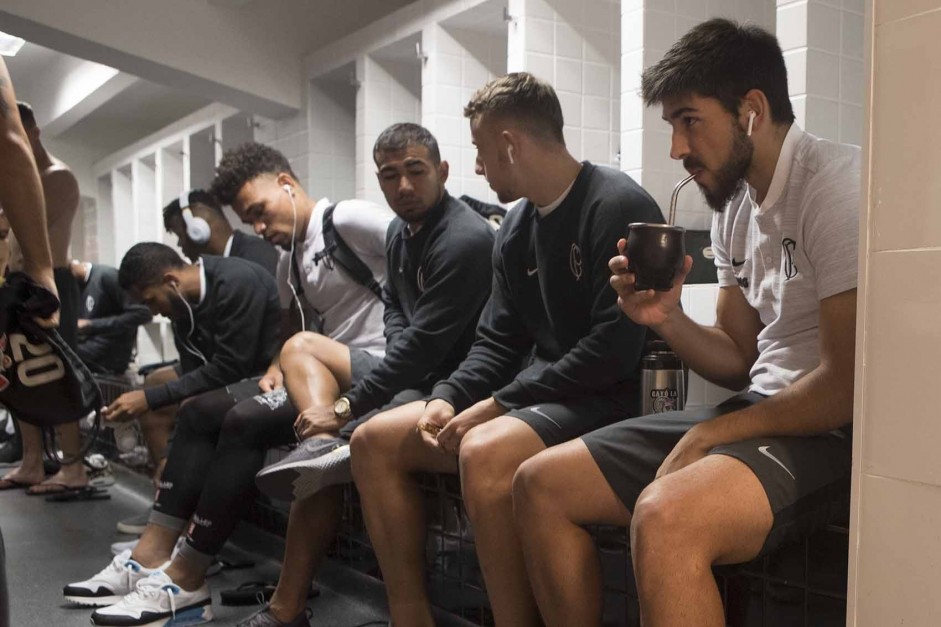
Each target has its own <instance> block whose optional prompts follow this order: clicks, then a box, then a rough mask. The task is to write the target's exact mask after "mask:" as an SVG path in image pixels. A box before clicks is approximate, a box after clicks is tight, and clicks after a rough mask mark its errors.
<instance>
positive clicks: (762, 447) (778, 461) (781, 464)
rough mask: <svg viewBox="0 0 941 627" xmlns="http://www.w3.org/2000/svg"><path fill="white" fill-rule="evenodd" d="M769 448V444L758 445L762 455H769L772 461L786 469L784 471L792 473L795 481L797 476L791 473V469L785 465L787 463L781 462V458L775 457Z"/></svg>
mask: <svg viewBox="0 0 941 627" xmlns="http://www.w3.org/2000/svg"><path fill="white" fill-rule="evenodd" d="M769 448H770V447H768V446H759V447H758V452H759V453H761V454H762V455H764V456H765V457H767V458H768V459H770V460H771V461H773V462H774V463H775V464H777V465H778V466H780V467H781V468H783V469H784V472H786V473H787V474H789V475H791V479H794V481H797V478H796V477H795V476H794V475H793V474H792V473H791V471H790V470H788V469H787V466H785V465H784V464H783V463H782V462H781V460H780V459H778V458H777V457H775V456H774V455H772V454H771V453H769V452H768V449H769Z"/></svg>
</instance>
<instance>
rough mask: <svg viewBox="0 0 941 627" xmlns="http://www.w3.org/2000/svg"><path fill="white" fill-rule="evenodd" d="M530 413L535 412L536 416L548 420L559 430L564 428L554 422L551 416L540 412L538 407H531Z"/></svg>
mask: <svg viewBox="0 0 941 627" xmlns="http://www.w3.org/2000/svg"><path fill="white" fill-rule="evenodd" d="M529 411H531V412H533V413H534V414H536V415H537V416H542V417H543V418H545V419H546V420H548V421H549V422H551V423H552V424H554V425H555V426H556V427H557V428H559V429H561V428H562V425H560V424H559V423H557V422H556V421H555V420H553V419H552V418H550V417H549V416H547V415H546V414H545V413H544V412H541V411H539V407H538V406H536V407H530V408H529Z"/></svg>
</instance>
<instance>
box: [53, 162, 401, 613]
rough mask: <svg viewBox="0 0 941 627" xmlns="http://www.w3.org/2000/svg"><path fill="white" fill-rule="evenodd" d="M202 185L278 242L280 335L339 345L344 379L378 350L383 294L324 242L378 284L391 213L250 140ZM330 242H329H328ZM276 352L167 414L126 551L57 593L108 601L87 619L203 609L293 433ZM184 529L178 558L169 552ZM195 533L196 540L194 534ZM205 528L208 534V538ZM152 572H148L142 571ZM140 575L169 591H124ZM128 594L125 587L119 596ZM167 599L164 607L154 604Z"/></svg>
mask: <svg viewBox="0 0 941 627" xmlns="http://www.w3.org/2000/svg"><path fill="white" fill-rule="evenodd" d="M212 192H213V193H214V195H215V196H216V197H217V198H218V199H219V200H220V201H221V202H222V203H223V204H229V205H231V206H232V208H233V209H234V210H235V212H236V214H237V215H238V216H239V217H240V218H241V219H242V221H243V222H245V223H247V224H251V225H253V227H254V230H255V232H256V233H257V234H258V235H261V236H262V237H264V238H265V240H267V241H268V242H269V243H271V244H273V245H275V246H278V247H280V248H281V249H282V252H281V257H280V259H279V262H278V268H277V283H278V290H279V294H280V297H281V306H282V308H283V311H284V313H283V316H282V324H281V327H282V340H284V339H287V338H289V337H291V336H292V335H293V334H294V333H296V332H298V331H301V330H302V329H312V330H315V331H317V332H318V333H319V334H322V336H323V337H324V338H329V339H330V340H333V341H336V342H340V343H342V344H344V345H345V346H347V347H349V350H348V360H349V366H347V367H348V368H350V370H351V373H352V377H353V378H354V379H356V378H358V377H362V376H364V375H365V373H367V372H369V370H371V369H372V367H373V366H374V365H375V364H376V363H378V362H380V361H381V360H382V357H383V355H384V352H385V344H386V342H385V337H384V336H383V321H382V315H383V306H382V301H381V300H380V299H379V297H378V296H377V295H376V293H375V292H373V291H372V290H371V289H370V288H369V287H367V286H365V285H362V284H361V283H360V282H359V281H358V280H357V279H356V278H354V277H353V276H352V275H351V274H350V272H349V271H348V270H345V269H343V267H342V265H341V264H340V263H338V262H337V261H336V259H335V258H334V252H335V249H336V248H334V249H332V250H331V249H330V248H328V246H327V244H326V242H325V240H327V239H334V238H335V239H336V240H337V241H338V240H342V241H343V242H344V244H345V245H346V246H348V248H349V249H350V250H352V251H353V252H354V253H355V256H356V257H357V258H358V259H359V260H360V262H361V263H363V264H364V265H365V266H366V267H367V268H368V269H369V271H370V274H371V276H372V280H373V281H375V282H376V283H378V284H382V283H383V282H384V281H385V275H386V263H385V236H386V231H387V230H388V227H389V223H390V222H391V221H392V218H393V217H394V214H393V213H392V212H391V211H390V210H389V209H387V208H383V207H380V206H378V205H376V204H374V203H371V202H366V201H361V200H344V201H341V202H338V203H336V204H335V208H334V210H333V212H332V221H331V220H328V221H327V222H328V223H331V224H332V231H333V232H332V234H331V233H330V232H329V231H331V226H330V224H328V225H327V229H326V230H327V231H328V233H327V234H326V237H325V233H324V230H325V229H324V226H325V223H324V219H323V216H324V213H325V212H326V210H327V209H328V208H329V207H331V206H333V205H334V204H333V203H332V202H331V201H329V200H328V199H326V198H323V199H320V200H319V201H317V200H315V199H314V197H312V196H309V195H308V194H307V193H306V192H305V191H304V189H303V188H302V187H301V185H300V184H299V183H298V178H297V176H296V175H295V173H294V171H293V169H292V168H291V165H290V163H289V162H288V161H287V159H286V158H285V157H284V155H282V154H281V153H280V152H278V151H276V150H274V149H272V148H269V147H267V146H263V145H261V144H257V143H248V144H243V145H242V146H240V147H238V148H237V149H235V150H232V151H229V152H228V153H226V154H225V155H224V156H223V159H222V161H221V163H220V164H219V166H218V168H217V173H216V179H215V181H214V183H213V186H212ZM333 243H334V246H335V247H336V246H337V245H336V241H334V242H333ZM282 382H283V377H282V375H281V370H280V365H279V358H278V357H275V358H274V359H273V360H272V363H271V365H270V367H269V368H268V370H267V372H266V373H265V374H264V375H263V376H262V377H261V378H255V379H246V380H244V381H242V382H240V383H236V384H234V385H230V386H227V387H225V388H221V389H218V390H214V391H212V392H207V393H206V394H202V395H200V396H199V397H197V398H194V399H193V400H192V401H190V402H189V403H186V404H185V405H184V406H183V407H182V408H181V409H180V412H179V414H178V416H177V427H176V432H175V434H174V437H173V440H172V442H171V445H170V450H169V454H168V457H167V464H166V467H165V468H164V471H163V475H162V477H161V481H160V484H159V486H158V491H157V495H156V498H155V501H154V511H153V513H152V514H151V517H150V522H149V524H148V525H147V528H146V529H145V531H144V533H143V535H142V536H141V540H140V542H139V543H138V544H137V546H136V547H135V548H134V550H133V552H132V553H124V554H122V555H119V556H118V557H117V558H115V560H114V561H113V562H112V563H111V564H110V565H109V566H108V567H107V568H105V569H104V570H102V571H101V572H100V573H99V574H97V575H95V576H94V577H92V578H91V579H89V580H87V581H84V582H78V583H75V584H71V585H69V586H66V588H65V590H64V595H65V597H66V599H67V600H69V601H71V602H73V603H79V604H82V605H89V606H100V605H111V604H114V605H111V607H108V608H105V609H102V610H99V611H97V612H95V613H94V614H93V616H92V622H93V624H96V625H138V624H140V625H144V624H150V623H153V622H155V621H158V620H163V619H169V618H171V617H172V616H174V615H175V616H177V617H178V618H179V617H180V616H181V615H185V617H186V619H187V620H192V621H193V622H188V623H187V624H199V623H200V622H204V621H207V620H209V619H211V617H212V609H211V606H210V595H209V589H208V587H207V586H206V584H205V574H206V569H207V568H208V566H209V565H210V564H211V563H212V562H213V560H214V557H215V552H216V551H217V550H218V549H216V548H210V546H209V545H210V544H215V543H217V542H218V544H219V546H220V547H221V545H222V543H224V542H225V539H226V538H227V537H228V536H229V535H230V533H231V531H232V530H233V529H234V528H235V526H236V525H237V523H238V521H239V519H240V518H241V513H242V511H243V510H244V508H245V507H246V506H247V505H248V504H249V503H250V502H251V499H252V497H253V494H254V476H255V473H257V472H258V470H259V469H260V468H261V467H262V465H263V463H264V458H265V451H266V450H267V449H268V448H270V447H271V446H276V445H283V444H286V443H289V442H292V441H296V436H295V435H294V431H293V425H294V421H295V419H296V418H297V414H298V412H297V410H296V409H295V408H294V407H293V406H292V404H291V402H290V400H289V399H288V397H287V393H286V392H285V390H284V388H283V383H282ZM184 533H185V534H186V535H187V542H185V543H184V544H183V546H182V548H181V549H180V551H179V553H178V555H177V556H176V557H175V558H174V559H173V560H172V561H170V554H171V551H172V550H173V547H174V545H175V544H176V541H177V539H178V538H179V536H181V535H183V534H184ZM194 536H195V538H196V539H197V542H195V543H194V541H193V538H194ZM210 536H211V540H210V539H209V537H210ZM151 574H153V576H148V575H151ZM138 582H140V583H141V585H142V586H144V587H147V586H150V585H155V586H157V589H161V587H162V588H163V589H165V590H170V591H171V593H172V595H173V599H172V601H173V602H172V607H171V606H170V605H167V602H168V597H167V595H163V594H161V595H157V596H154V595H147V594H140V595H138V594H130V593H132V592H134V591H135V588H136V587H137V584H138ZM125 595H127V596H125ZM164 606H166V607H164Z"/></svg>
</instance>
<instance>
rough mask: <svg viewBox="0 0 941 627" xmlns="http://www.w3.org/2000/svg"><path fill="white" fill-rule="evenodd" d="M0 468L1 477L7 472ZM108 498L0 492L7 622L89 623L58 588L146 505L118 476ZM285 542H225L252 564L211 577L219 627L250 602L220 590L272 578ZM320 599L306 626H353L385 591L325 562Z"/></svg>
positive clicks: (131, 483) (375, 616) (106, 553)
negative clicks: (228, 602)
mask: <svg viewBox="0 0 941 627" xmlns="http://www.w3.org/2000/svg"><path fill="white" fill-rule="evenodd" d="M4 472H5V470H4V469H0V474H2V473H4ZM110 492H111V500H109V501H85V502H74V503H47V502H46V501H45V500H44V499H42V498H40V497H32V496H27V495H26V494H25V493H24V492H22V491H18V490H15V491H5V492H0V529H2V530H3V537H4V540H5V542H6V550H7V576H8V580H9V586H10V591H9V592H10V604H11V608H10V611H11V620H12V622H11V626H12V627H72V626H78V625H82V626H85V625H88V624H89V615H90V613H91V612H90V611H89V610H87V609H76V608H74V607H73V606H70V605H68V604H66V603H64V602H63V599H62V587H63V586H64V585H65V584H67V583H69V582H72V581H79V580H82V579H86V578H88V577H90V576H91V575H93V574H95V573H96V572H98V571H99V570H101V569H102V568H103V567H105V566H106V565H107V564H108V562H109V561H110V560H111V557H112V556H111V552H110V545H111V543H112V542H117V541H120V540H127V539H131V537H130V536H122V535H120V534H118V533H117V532H116V531H115V526H114V525H115V522H116V521H117V520H119V519H121V518H124V517H127V516H129V515H132V514H135V513H138V512H140V511H141V510H142V509H144V508H145V507H146V506H147V505H148V503H147V501H146V500H145V496H144V495H145V494H146V493H147V486H146V483H144V482H142V481H141V480H140V479H139V478H137V477H134V476H130V475H127V474H124V473H119V477H118V483H117V484H116V485H115V486H113V487H111V488H110ZM282 550H283V543H282V542H281V541H280V540H279V539H278V538H275V537H273V536H270V535H268V534H266V533H264V532H261V531H259V530H257V529H255V528H254V527H250V526H248V525H242V526H241V527H240V528H239V530H238V531H237V532H236V534H235V536H234V537H233V540H232V542H230V544H229V545H227V546H226V549H225V551H224V553H223V555H222V557H224V558H228V559H230V560H231V559H232V558H240V559H251V560H254V561H255V564H256V565H255V567H254V568H251V569H246V570H234V571H226V572H222V573H220V574H218V575H216V576H214V577H212V578H210V580H209V582H210V588H211V589H212V591H213V611H214V613H215V623H214V624H217V625H235V624H236V623H237V621H239V620H240V619H242V618H244V617H245V616H247V615H248V614H250V613H251V612H253V611H254V609H255V608H252V607H224V606H222V605H221V604H219V602H218V601H219V591H220V590H225V589H228V588H234V587H236V586H237V585H239V584H240V583H243V582H246V581H257V580H276V579H277V575H278V569H279V564H278V562H277V558H278V557H279V556H280V555H281V552H282ZM318 582H319V584H320V586H321V590H322V591H321V594H320V596H318V597H316V598H314V599H313V600H311V602H310V603H309V607H310V608H311V610H312V612H313V618H312V619H311V625H314V626H327V627H355V626H358V625H361V624H363V623H367V622H369V621H374V620H384V619H386V613H385V599H384V591H383V588H382V586H381V584H379V583H378V582H376V581H375V580H373V579H371V578H369V577H366V576H364V575H361V574H359V573H356V572H354V571H352V570H350V569H347V568H344V567H343V566H340V565H338V564H336V563H332V562H331V563H328V564H326V565H325V566H324V568H323V569H322V572H321V573H320V575H319V577H318ZM437 620H438V624H439V625H440V626H442V627H445V626H447V627H450V626H455V627H457V626H463V625H468V624H469V623H466V622H464V621H461V620H460V619H456V618H454V617H453V616H450V615H440V616H438V617H437Z"/></svg>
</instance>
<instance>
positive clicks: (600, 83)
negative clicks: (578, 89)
mask: <svg viewBox="0 0 941 627" xmlns="http://www.w3.org/2000/svg"><path fill="white" fill-rule="evenodd" d="M612 70H613V68H612V67H611V66H610V65H603V64H599V63H584V64H583V65H582V73H583V88H584V93H585V95H586V96H597V97H602V98H606V99H610V98H611V96H612V95H613V94H614V93H616V92H613V91H612V89H611V87H612V85H611V83H612V78H613V74H614V72H613V71H612Z"/></svg>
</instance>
